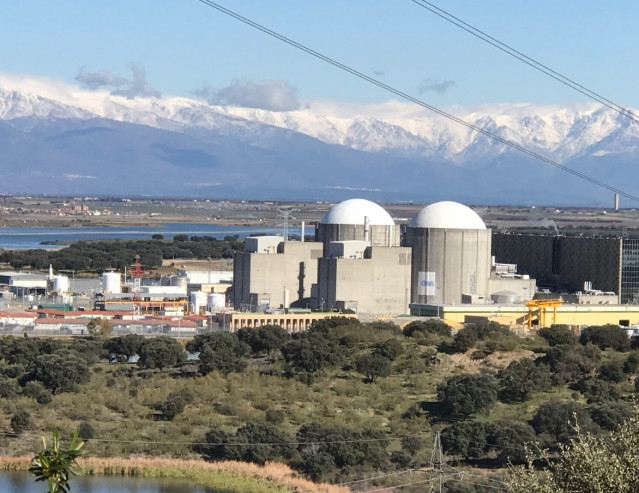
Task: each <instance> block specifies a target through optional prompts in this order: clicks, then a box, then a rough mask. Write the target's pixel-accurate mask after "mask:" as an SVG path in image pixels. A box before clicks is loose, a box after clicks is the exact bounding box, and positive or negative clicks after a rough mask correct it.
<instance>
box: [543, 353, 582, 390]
mask: <svg viewBox="0 0 639 493" xmlns="http://www.w3.org/2000/svg"><path fill="white" fill-rule="evenodd" d="M542 361H543V362H544V363H546V364H548V366H549V368H550V371H551V372H552V373H553V374H555V376H556V378H557V379H559V380H561V381H562V382H564V383H565V382H574V381H577V380H580V379H583V378H585V377H587V376H589V375H590V374H591V373H592V371H593V369H594V364H593V362H592V360H591V359H590V358H589V357H588V356H587V355H586V349H585V348H584V347H583V346H571V345H568V344H560V345H558V346H555V347H551V348H550V349H549V350H548V351H547V352H546V355H545V356H544V357H543V358H542Z"/></svg>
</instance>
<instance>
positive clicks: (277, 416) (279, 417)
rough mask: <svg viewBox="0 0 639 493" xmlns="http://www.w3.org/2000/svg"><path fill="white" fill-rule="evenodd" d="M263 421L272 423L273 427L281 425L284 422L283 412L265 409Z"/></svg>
mask: <svg viewBox="0 0 639 493" xmlns="http://www.w3.org/2000/svg"><path fill="white" fill-rule="evenodd" d="M264 419H265V420H266V422H267V423H273V424H274V425H279V424H282V423H283V422H284V411H282V410H281V409H267V410H266V416H264Z"/></svg>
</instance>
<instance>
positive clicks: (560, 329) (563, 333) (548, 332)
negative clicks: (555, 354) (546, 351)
mask: <svg viewBox="0 0 639 493" xmlns="http://www.w3.org/2000/svg"><path fill="white" fill-rule="evenodd" d="M537 333H538V334H539V335H540V336H541V337H543V338H544V339H546V342H548V345H549V346H552V347H554V346H559V345H560V344H577V342H578V339H577V336H576V335H575V334H573V333H572V331H571V330H570V329H569V328H568V326H567V325H551V326H550V327H544V328H543V329H539V332H537Z"/></svg>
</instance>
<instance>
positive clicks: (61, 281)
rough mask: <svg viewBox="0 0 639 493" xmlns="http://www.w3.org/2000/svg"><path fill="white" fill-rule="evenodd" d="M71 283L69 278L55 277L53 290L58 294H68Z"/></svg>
mask: <svg viewBox="0 0 639 493" xmlns="http://www.w3.org/2000/svg"><path fill="white" fill-rule="evenodd" d="M69 286H71V282H70V281H69V277H68V276H54V277H53V290H54V291H55V292H56V293H68V292H69Z"/></svg>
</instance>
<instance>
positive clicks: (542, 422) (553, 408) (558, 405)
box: [530, 401, 596, 449]
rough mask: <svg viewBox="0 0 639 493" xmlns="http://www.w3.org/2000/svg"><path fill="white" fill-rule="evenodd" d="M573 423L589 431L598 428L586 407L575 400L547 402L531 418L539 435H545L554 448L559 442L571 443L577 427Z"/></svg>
mask: <svg viewBox="0 0 639 493" xmlns="http://www.w3.org/2000/svg"><path fill="white" fill-rule="evenodd" d="M571 423H572V424H575V423H576V424H577V425H578V426H580V427H581V429H583V430H587V431H591V430H594V429H596V427H595V426H594V425H593V422H592V420H591V419H590V415H589V414H588V411H586V408H585V407H584V406H583V405H582V404H579V403H578V402H573V401H548V402H545V403H544V404H542V405H541V406H539V408H538V409H537V412H536V413H535V415H534V416H533V418H532V419H531V420H530V424H531V426H532V427H533V428H534V429H535V432H536V433H537V435H544V437H543V438H545V439H546V440H547V441H548V445H549V446H550V447H551V448H552V449H556V448H557V444H559V443H563V444H566V443H569V441H570V439H571V438H573V437H574V432H575V428H574V426H573V425H571Z"/></svg>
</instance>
